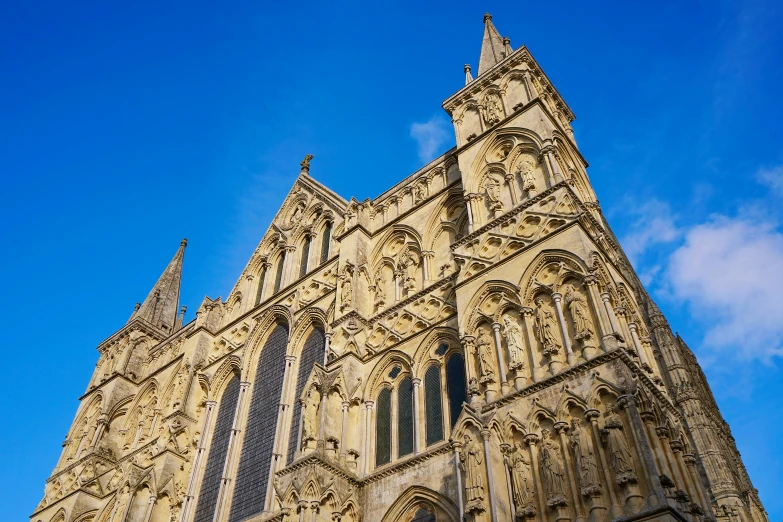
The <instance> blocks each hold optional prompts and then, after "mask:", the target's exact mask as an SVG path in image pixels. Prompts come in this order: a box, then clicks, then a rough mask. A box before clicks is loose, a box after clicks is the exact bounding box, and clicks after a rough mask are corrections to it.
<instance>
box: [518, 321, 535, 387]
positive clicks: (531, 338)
mask: <svg viewBox="0 0 783 522" xmlns="http://www.w3.org/2000/svg"><path fill="white" fill-rule="evenodd" d="M520 311H521V312H522V321H523V322H524V323H525V340H526V341H527V355H528V359H529V360H530V379H531V380H532V381H533V382H538V375H537V370H538V366H537V365H536V357H535V354H534V353H533V350H534V349H535V346H536V335H535V333H534V331H533V314H534V313H535V312H534V311H533V309H532V308H530V307H529V306H523V307H522V309H521V310H520Z"/></svg>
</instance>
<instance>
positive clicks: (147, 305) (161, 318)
mask: <svg viewBox="0 0 783 522" xmlns="http://www.w3.org/2000/svg"><path fill="white" fill-rule="evenodd" d="M186 246H188V240H187V239H183V240H182V242H181V243H180V244H179V249H178V250H177V253H176V254H174V258H173V259H172V260H171V262H170V263H169V266H167V267H166V270H164V271H163V274H162V275H161V276H160V278H159V279H158V282H157V283H155V286H153V287H152V291H151V292H150V293H149V295H148V296H147V298H146V299H145V300H144V302H143V303H142V304H141V306H140V307H139V308H138V311H136V313H134V314H133V315H132V316H131V320H133V319H136V318H142V319H144V320H145V321H147V322H148V323H151V324H152V325H154V326H156V327H157V328H160V329H161V330H164V331H166V332H172V331H173V329H174V327H175V325H176V324H177V305H178V304H179V285H180V281H181V279H182V259H183V258H184V257H185V247H186ZM137 306H138V305H137Z"/></svg>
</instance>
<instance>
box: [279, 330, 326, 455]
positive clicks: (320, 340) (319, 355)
mask: <svg viewBox="0 0 783 522" xmlns="http://www.w3.org/2000/svg"><path fill="white" fill-rule="evenodd" d="M325 348H326V336H325V335H324V331H323V330H321V329H320V328H316V329H315V330H313V332H312V333H311V334H310V336H309V337H308V338H307V341H305V344H304V347H303V348H302V355H301V357H300V358H299V371H298V372H297V375H296V394H295V395H294V412H293V415H292V416H291V431H290V432H289V436H288V458H287V459H286V463H287V464H290V463H291V462H292V461H293V460H294V454H296V445H297V442H298V441H299V426H300V424H301V420H302V404H301V403H300V402H299V397H300V396H301V395H302V391H304V386H305V384H306V383H307V378H308V377H309V376H310V372H312V371H313V366H315V363H317V362H318V361H323V358H324V349H325Z"/></svg>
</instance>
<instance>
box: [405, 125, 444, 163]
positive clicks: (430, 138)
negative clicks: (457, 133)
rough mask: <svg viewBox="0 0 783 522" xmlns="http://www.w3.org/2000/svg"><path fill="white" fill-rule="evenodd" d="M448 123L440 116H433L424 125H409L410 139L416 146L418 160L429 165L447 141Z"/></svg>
mask: <svg viewBox="0 0 783 522" xmlns="http://www.w3.org/2000/svg"><path fill="white" fill-rule="evenodd" d="M450 135H451V133H450V132H449V128H448V122H447V121H446V120H445V119H444V118H443V117H442V116H433V117H432V118H430V119H429V120H428V121H426V122H424V123H412V124H411V138H413V139H414V140H416V144H417V145H418V154H419V160H421V161H422V163H429V162H430V161H432V160H433V159H435V157H436V156H437V154H438V152H440V149H441V147H442V146H443V144H444V143H445V142H446V140H448V139H449V136H450Z"/></svg>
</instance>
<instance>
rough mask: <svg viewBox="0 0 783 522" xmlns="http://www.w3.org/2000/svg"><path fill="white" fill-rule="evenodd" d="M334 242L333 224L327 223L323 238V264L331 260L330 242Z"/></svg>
mask: <svg viewBox="0 0 783 522" xmlns="http://www.w3.org/2000/svg"><path fill="white" fill-rule="evenodd" d="M331 240H332V223H331V222H330V223H327V224H326V227H324V233H323V237H322V238H321V264H323V263H326V260H327V259H329V242H330V241H331Z"/></svg>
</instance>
